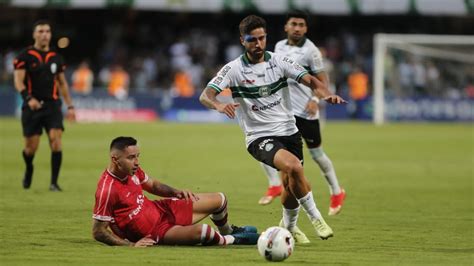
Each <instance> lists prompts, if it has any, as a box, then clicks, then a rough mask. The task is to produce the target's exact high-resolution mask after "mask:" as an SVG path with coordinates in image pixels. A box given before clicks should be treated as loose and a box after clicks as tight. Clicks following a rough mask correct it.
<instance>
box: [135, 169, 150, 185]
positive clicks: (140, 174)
mask: <svg viewBox="0 0 474 266" xmlns="http://www.w3.org/2000/svg"><path fill="white" fill-rule="evenodd" d="M135 176H136V177H137V178H138V180H139V181H140V184H144V183H146V182H147V181H148V179H149V177H148V175H147V174H146V173H145V171H143V169H142V168H140V167H139V168H138V169H137V172H135Z"/></svg>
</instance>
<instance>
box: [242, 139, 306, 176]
mask: <svg viewBox="0 0 474 266" xmlns="http://www.w3.org/2000/svg"><path fill="white" fill-rule="evenodd" d="M280 149H285V150H287V151H289V152H291V153H292V154H294V155H295V156H296V157H298V159H300V161H301V163H303V142H302V141H301V134H300V133H299V132H298V133H295V134H293V135H291V136H268V137H262V138H258V139H256V140H254V141H253V142H252V143H250V145H249V146H248V148H247V151H248V152H249V153H250V154H251V155H252V156H253V157H254V158H255V159H257V160H258V161H260V162H263V163H265V164H267V165H270V166H271V167H273V168H276V167H275V165H274V164H273V158H274V157H275V154H276V153H277V151H278V150H280Z"/></svg>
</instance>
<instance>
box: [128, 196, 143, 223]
mask: <svg viewBox="0 0 474 266" xmlns="http://www.w3.org/2000/svg"><path fill="white" fill-rule="evenodd" d="M144 202H145V197H144V196H143V194H140V195H138V196H137V204H138V207H137V208H135V209H134V210H133V211H132V212H131V213H129V214H128V219H130V220H132V219H133V216H136V215H137V214H139V213H140V212H141V211H142V208H143V203H144Z"/></svg>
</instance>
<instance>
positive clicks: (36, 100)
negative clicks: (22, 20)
mask: <svg viewBox="0 0 474 266" xmlns="http://www.w3.org/2000/svg"><path fill="white" fill-rule="evenodd" d="M33 39H34V41H35V42H34V45H33V46H29V47H28V48H26V49H24V50H23V51H22V52H20V54H19V55H18V56H17V57H16V58H15V60H14V62H13V63H14V68H15V71H14V73H13V76H14V84H15V89H16V90H17V91H18V92H19V93H20V94H21V97H22V98H23V105H22V108H21V110H22V113H21V123H22V127H23V136H24V137H25V148H24V149H23V159H24V161H25V165H26V170H25V174H24V178H23V188H25V189H28V188H30V186H31V181H32V177H33V158H34V156H35V153H36V151H37V150H38V145H39V142H40V136H41V134H42V131H43V128H44V129H45V130H46V132H47V134H48V139H49V146H50V148H51V185H50V187H49V189H50V190H51V191H61V188H60V187H59V185H58V176H59V170H60V168H61V162H62V143H61V141H62V140H61V137H62V133H63V131H64V125H63V113H62V109H61V106H62V102H61V99H60V96H59V95H62V97H63V98H64V101H65V102H66V105H67V118H68V119H71V120H74V119H75V112H74V106H73V105H72V99H71V97H70V95H69V89H68V84H67V81H66V77H65V76H64V69H65V64H64V60H63V57H62V56H61V55H60V54H59V53H58V52H57V51H54V50H53V49H51V47H50V42H51V23H50V22H48V21H46V20H40V21H38V22H36V23H35V24H34V25H33Z"/></svg>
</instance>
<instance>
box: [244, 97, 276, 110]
mask: <svg viewBox="0 0 474 266" xmlns="http://www.w3.org/2000/svg"><path fill="white" fill-rule="evenodd" d="M280 103H281V98H280V99H278V100H276V101H274V102H272V103H269V104H266V105H262V106H257V105H252V107H251V108H252V111H255V112H258V111H265V110H268V109H271V108H273V107H275V106H277V105H279V104H280Z"/></svg>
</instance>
